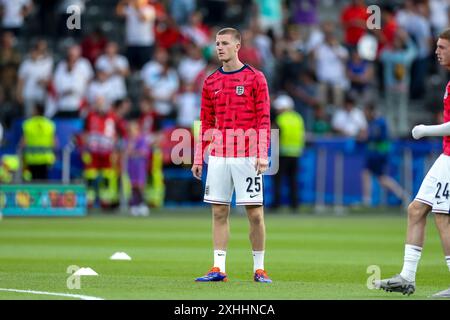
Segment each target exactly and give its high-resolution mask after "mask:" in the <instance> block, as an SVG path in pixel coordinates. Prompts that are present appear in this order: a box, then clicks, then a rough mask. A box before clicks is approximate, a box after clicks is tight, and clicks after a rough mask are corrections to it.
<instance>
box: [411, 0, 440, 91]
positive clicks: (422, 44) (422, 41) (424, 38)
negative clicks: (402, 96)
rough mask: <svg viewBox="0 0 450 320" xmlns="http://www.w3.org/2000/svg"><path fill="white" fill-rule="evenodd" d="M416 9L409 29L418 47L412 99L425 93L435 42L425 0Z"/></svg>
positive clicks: (413, 67) (413, 71)
mask: <svg viewBox="0 0 450 320" xmlns="http://www.w3.org/2000/svg"><path fill="white" fill-rule="evenodd" d="M415 9H416V13H417V15H416V19H415V20H414V23H413V25H412V26H410V29H409V30H411V32H410V35H411V37H412V39H413V40H414V42H415V44H416V48H417V55H416V58H415V59H414V62H413V65H412V70H411V72H412V73H411V88H410V97H411V99H422V98H423V97H424V95H425V87H426V86H425V80H426V76H427V73H428V67H429V58H430V55H431V50H432V48H433V46H434V44H433V37H432V33H431V23H430V20H429V18H428V15H429V12H428V7H427V4H426V3H425V2H423V1H420V2H417V3H416V5H415Z"/></svg>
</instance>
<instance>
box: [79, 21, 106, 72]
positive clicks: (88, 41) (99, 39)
mask: <svg viewBox="0 0 450 320" xmlns="http://www.w3.org/2000/svg"><path fill="white" fill-rule="evenodd" d="M107 44H108V39H107V38H106V37H105V36H104V34H103V31H102V29H100V28H99V27H97V28H95V30H94V31H93V32H92V33H90V34H89V35H88V36H87V37H86V38H84V39H83V41H82V42H81V51H82V55H83V57H85V58H86V59H88V60H89V62H90V63H91V64H92V65H93V66H94V65H95V61H96V60H97V58H98V57H99V56H100V55H101V54H102V53H103V52H104V51H105V48H106V45H107Z"/></svg>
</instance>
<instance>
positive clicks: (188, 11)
mask: <svg viewBox="0 0 450 320" xmlns="http://www.w3.org/2000/svg"><path fill="white" fill-rule="evenodd" d="M195 7H196V1H195V0H172V1H170V4H169V12H170V15H171V16H172V17H173V19H174V20H175V23H176V24H177V25H179V26H185V25H187V24H188V22H189V17H191V15H192V14H193V13H194V11H195Z"/></svg>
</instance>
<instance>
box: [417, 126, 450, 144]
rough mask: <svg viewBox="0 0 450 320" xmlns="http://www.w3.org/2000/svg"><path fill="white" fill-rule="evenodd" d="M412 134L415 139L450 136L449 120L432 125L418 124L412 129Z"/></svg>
mask: <svg viewBox="0 0 450 320" xmlns="http://www.w3.org/2000/svg"><path fill="white" fill-rule="evenodd" d="M412 136H413V138H414V139H416V140H418V139H420V138H422V137H444V136H450V122H446V123H443V124H438V125H432V126H426V125H423V124H419V125H417V126H415V127H414V128H413V129H412Z"/></svg>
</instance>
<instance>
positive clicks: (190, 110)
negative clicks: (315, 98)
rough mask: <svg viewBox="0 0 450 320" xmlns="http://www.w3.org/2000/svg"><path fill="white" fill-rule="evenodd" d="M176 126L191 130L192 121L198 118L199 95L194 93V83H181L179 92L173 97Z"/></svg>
mask: <svg viewBox="0 0 450 320" xmlns="http://www.w3.org/2000/svg"><path fill="white" fill-rule="evenodd" d="M175 108H176V110H177V126H178V127H182V128H187V129H189V130H190V129H191V128H192V126H193V124H194V121H195V120H198V119H199V118H200V95H199V94H198V93H196V91H195V86H194V83H192V82H182V84H181V90H180V92H179V93H178V94H177V95H176V97H175Z"/></svg>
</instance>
